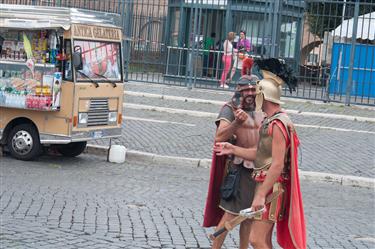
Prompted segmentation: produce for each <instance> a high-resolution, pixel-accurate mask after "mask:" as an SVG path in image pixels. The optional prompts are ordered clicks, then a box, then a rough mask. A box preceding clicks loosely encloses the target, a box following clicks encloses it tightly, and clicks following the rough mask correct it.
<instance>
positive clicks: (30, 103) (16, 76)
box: [0, 30, 62, 111]
mask: <svg viewBox="0 0 375 249" xmlns="http://www.w3.org/2000/svg"><path fill="white" fill-rule="evenodd" d="M57 40H58V35H57V33H56V31H54V30H33V31H27V32H23V31H13V30H7V32H2V34H1V36H0V41H2V42H0V45H1V46H0V48H1V50H0V51H1V53H0V106H2V107H9V108H20V109H33V110H43V111H56V110H59V108H60V89H61V88H60V86H61V83H62V81H61V80H62V75H61V72H60V71H61V70H60V69H61V66H60V62H59V61H58V60H57V58H58V52H59V48H58V43H57Z"/></svg>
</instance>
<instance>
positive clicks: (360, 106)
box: [126, 80, 375, 111]
mask: <svg viewBox="0 0 375 249" xmlns="http://www.w3.org/2000/svg"><path fill="white" fill-rule="evenodd" d="M126 84H127V85H134V86H139V85H140V84H141V83H140V82H137V81H134V80H130V81H128V82H127V83H126ZM150 86H151V87H154V88H174V89H181V87H183V86H177V85H168V84H160V83H159V84H158V83H151V82H148V83H147V87H150ZM183 88H185V89H186V87H183ZM193 90H195V91H198V92H210V93H214V94H225V95H228V96H229V97H231V95H232V94H233V89H231V90H229V91H228V90H223V89H219V88H216V89H204V88H193ZM126 92H128V91H126ZM181 98H185V97H181ZM281 100H282V101H290V102H296V103H311V104H317V105H327V103H325V102H324V100H314V99H304V98H296V97H285V96H281ZM329 104H330V105H334V106H343V105H344V103H340V102H335V101H331V102H329ZM350 106H353V107H356V108H358V109H363V110H369V111H373V110H375V107H373V106H366V105H360V104H350Z"/></svg>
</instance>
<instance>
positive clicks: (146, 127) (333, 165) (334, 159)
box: [91, 97, 375, 177]
mask: <svg viewBox="0 0 375 249" xmlns="http://www.w3.org/2000/svg"><path fill="white" fill-rule="evenodd" d="M125 101H126V102H127V103H138V104H139V103H141V104H147V105H154V106H163V107H170V108H179V109H189V108H192V107H191V106H192V105H196V106H197V109H199V108H201V109H204V110H205V111H207V109H209V111H211V112H212V113H217V112H218V111H219V109H220V107H219V106H214V105H209V104H193V103H183V102H179V101H167V100H160V99H153V98H145V97H138V98H135V97H127V98H126V100H125ZM177 105H178V106H177ZM290 116H291V118H292V120H293V121H294V122H295V123H296V124H304V125H320V126H328V127H335V128H342V129H353V130H359V131H369V132H372V133H358V132H354V131H353V132H350V131H338V130H329V129H316V128H305V127H297V128H296V129H297V132H298V134H299V136H300V139H301V153H300V168H301V169H303V170H306V171H316V172H326V173H334V174H343V175H354V176H363V177H374V176H375V167H374V166H375V165H374V153H373V151H374V150H375V134H374V132H375V123H370V122H356V121H348V120H338V119H329V118H312V117H306V116H302V115H290ZM124 117H125V121H124V125H123V131H122V132H123V135H122V137H121V138H119V139H114V140H113V142H114V143H117V144H123V145H125V146H126V147H127V148H128V149H132V150H139V151H144V152H150V153H155V154H159V155H169V156H180V157H191V158H211V148H212V144H213V136H214V133H215V129H216V128H215V125H214V118H198V117H192V116H187V115H182V114H169V113H163V112H156V111H145V110H134V109H130V108H125V110H124ZM127 117H132V118H139V119H138V120H137V119H127ZM141 119H142V120H141ZM145 119H146V120H145ZM156 121H168V122H169V123H158V122H156ZM172 122H173V123H172ZM91 143H96V144H102V145H103V144H108V141H107V140H98V141H93V142H91Z"/></svg>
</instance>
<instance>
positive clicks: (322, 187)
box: [0, 155, 375, 249]
mask: <svg viewBox="0 0 375 249" xmlns="http://www.w3.org/2000/svg"><path fill="white" fill-rule="evenodd" d="M208 175H209V170H208V169H204V168H188V167H178V168H177V167H174V166H173V165H145V164H142V163H127V164H121V165H118V164H109V163H106V162H105V161H104V159H103V158H101V157H95V156H88V155H82V156H80V157H78V158H75V159H70V158H62V157H58V158H53V157H49V156H45V157H42V158H41V159H40V160H39V161H36V162H27V163H25V162H20V161H16V160H14V159H11V158H9V157H4V158H0V221H1V229H0V240H1V243H0V248H17V249H22V248H57V249H59V248H64V249H66V248H134V249H139V248H208V247H209V246H210V241H209V240H208V239H207V236H206V235H207V233H209V232H211V231H212V230H211V229H207V230H206V229H203V228H202V227H201V226H200V224H201V222H202V213H203V206H204V199H205V196H206V188H207V181H208ZM302 191H303V195H304V200H305V208H306V218H307V227H308V237H309V240H308V244H309V248H311V249H312V248H314V249H317V248H318V249H319V248H348V249H349V248H350V249H351V248H374V246H375V227H374V222H373V221H374V220H375V214H374V212H373V210H374V208H375V203H374V197H375V196H374V191H373V189H366V188H353V187H345V186H339V185H332V184H325V183H312V182H302ZM237 245H238V236H237V231H234V232H232V233H231V235H230V237H229V238H228V240H227V241H226V244H225V247H226V248H236V246H237Z"/></svg>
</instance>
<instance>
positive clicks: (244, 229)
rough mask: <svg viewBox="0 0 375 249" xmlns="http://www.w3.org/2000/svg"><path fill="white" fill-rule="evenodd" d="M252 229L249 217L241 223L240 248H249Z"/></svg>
mask: <svg viewBox="0 0 375 249" xmlns="http://www.w3.org/2000/svg"><path fill="white" fill-rule="evenodd" d="M250 229H251V220H249V219H247V220H245V221H243V222H242V223H241V225H240V249H247V248H249V235H250Z"/></svg>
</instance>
